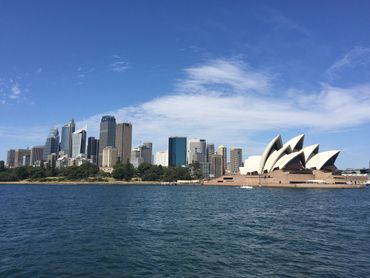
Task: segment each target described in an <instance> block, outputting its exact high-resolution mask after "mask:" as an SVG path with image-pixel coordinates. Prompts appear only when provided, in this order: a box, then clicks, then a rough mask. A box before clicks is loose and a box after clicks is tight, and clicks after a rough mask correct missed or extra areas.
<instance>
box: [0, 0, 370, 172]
mask: <svg viewBox="0 0 370 278" xmlns="http://www.w3.org/2000/svg"><path fill="white" fill-rule="evenodd" d="M369 10H370V3H369V1H355V2H354V1H320V2H319V3H314V4H312V3H311V2H309V1H306V2H303V1H214V0H213V1H202V0H200V1H199V0H198V1H154V0H152V1H149V0H148V1H46V0H45V1H36V0H34V1H17V0H15V1H14V0H12V1H4V0H0V159H5V157H6V151H7V149H9V148H21V147H27V146H32V145H37V144H43V143H44V141H45V138H46V136H47V134H48V132H49V129H50V128H51V127H53V126H60V125H61V124H64V123H65V122H67V121H68V120H69V119H70V118H72V117H74V118H75V119H76V120H77V123H78V125H79V126H84V125H87V126H88V133H89V135H97V134H98V125H99V120H100V117H101V115H102V114H106V113H110V114H113V115H115V116H116V117H117V119H118V121H131V122H132V123H133V126H134V144H135V145H137V144H139V143H141V142H145V141H152V142H153V143H154V148H155V150H164V149H166V148H167V137H168V136H174V135H178V136H188V137H189V138H191V137H196V138H205V139H207V140H208V141H209V142H212V143H215V144H216V145H218V144H225V145H227V146H229V147H230V146H241V147H243V151H244V155H245V156H248V155H253V154H259V153H260V152H262V150H263V147H264V145H265V144H267V142H268V141H269V140H270V139H272V138H273V137H274V136H275V134H276V133H280V134H281V135H282V136H283V139H284V140H288V139H289V138H290V137H292V136H294V135H297V134H301V133H305V134H306V139H305V144H306V145H308V144H311V143H320V149H321V150H330V149H339V150H341V151H342V153H341V155H340V156H339V158H338V161H337V165H338V166H339V167H341V168H346V167H365V166H368V162H369V160H370V147H369V138H370V80H369V77H370V36H369V34H368V30H370V17H369V16H368V11H369Z"/></svg>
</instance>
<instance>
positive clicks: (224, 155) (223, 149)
mask: <svg viewBox="0 0 370 278" xmlns="http://www.w3.org/2000/svg"><path fill="white" fill-rule="evenodd" d="M217 154H219V155H222V174H225V173H226V170H227V148H226V147H225V146H224V145H221V146H219V147H218V148H217Z"/></svg>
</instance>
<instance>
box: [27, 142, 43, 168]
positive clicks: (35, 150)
mask: <svg viewBox="0 0 370 278" xmlns="http://www.w3.org/2000/svg"><path fill="white" fill-rule="evenodd" d="M43 155H44V146H33V147H32V148H31V162H30V164H31V165H34V164H35V162H36V161H42V159H43Z"/></svg>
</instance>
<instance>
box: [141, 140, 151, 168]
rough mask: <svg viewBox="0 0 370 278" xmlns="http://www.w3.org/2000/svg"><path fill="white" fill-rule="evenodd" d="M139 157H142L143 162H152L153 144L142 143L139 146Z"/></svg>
mask: <svg viewBox="0 0 370 278" xmlns="http://www.w3.org/2000/svg"><path fill="white" fill-rule="evenodd" d="M139 149H140V157H141V158H142V159H143V162H146V163H150V164H151V163H152V156H153V144H152V143H144V144H142V145H141V146H140V147H139Z"/></svg>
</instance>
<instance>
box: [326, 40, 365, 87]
mask: <svg viewBox="0 0 370 278" xmlns="http://www.w3.org/2000/svg"><path fill="white" fill-rule="evenodd" d="M366 64H370V48H368V47H362V46H356V47H354V48H352V49H351V50H350V51H348V52H347V53H346V54H345V55H344V56H343V57H342V58H340V59H339V60H338V61H336V62H335V63H334V64H333V65H331V66H330V67H329V68H328V70H327V71H326V74H327V76H328V77H329V79H330V80H334V79H335V78H336V77H337V76H338V75H339V74H340V73H341V72H342V71H343V70H345V69H347V68H355V67H357V66H361V65H366Z"/></svg>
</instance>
